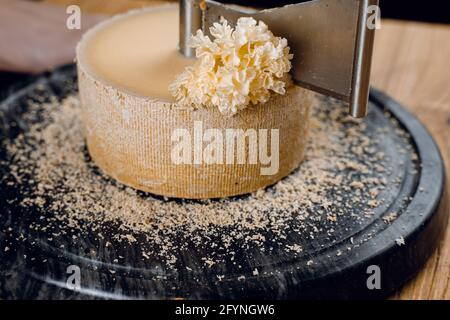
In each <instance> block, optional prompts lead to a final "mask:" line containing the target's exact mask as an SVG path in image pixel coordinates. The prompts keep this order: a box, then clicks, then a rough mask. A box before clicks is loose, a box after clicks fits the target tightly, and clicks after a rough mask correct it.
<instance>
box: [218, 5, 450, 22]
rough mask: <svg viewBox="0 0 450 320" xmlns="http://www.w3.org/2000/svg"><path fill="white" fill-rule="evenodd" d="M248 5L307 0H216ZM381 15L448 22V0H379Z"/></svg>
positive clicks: (449, 19) (449, 7)
mask: <svg viewBox="0 0 450 320" xmlns="http://www.w3.org/2000/svg"><path fill="white" fill-rule="evenodd" d="M216 1H219V2H228V3H236V4H241V5H248V6H261V7H276V6H280V5H285V4H290V3H298V2H306V1H307V0H303V1H302V0H299V1H296V0H216ZM380 7H381V16H382V17H384V18H393V19H401V20H415V21H424V22H436V23H450V0H422V1H416V0H380Z"/></svg>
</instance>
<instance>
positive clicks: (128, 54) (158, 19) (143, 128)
mask: <svg viewBox="0 0 450 320" xmlns="http://www.w3.org/2000/svg"><path fill="white" fill-rule="evenodd" d="M177 42H178V6H176V5H175V6H174V5H170V6H165V7H161V8H157V9H154V8H153V9H145V10H141V11H135V12H131V13H129V14H125V15H122V16H118V17H115V18H112V19H110V20H108V21H105V22H103V23H101V24H100V25H98V26H96V27H95V28H93V29H92V30H90V31H89V32H88V33H87V34H86V35H85V36H84V37H83V39H82V41H81V43H80V44H79V45H78V48H77V62H78V63H77V64H78V81H79V91H80V98H81V105H82V111H83V113H82V114H83V122H84V128H85V135H86V141H87V145H88V149H89V153H90V155H91V157H92V160H93V161H94V162H95V164H96V165H97V166H98V167H99V168H100V169H101V170H102V171H103V172H105V173H106V174H108V175H110V176H111V177H113V178H115V179H117V180H118V181H120V182H122V183H124V184H126V185H128V186H131V187H134V188H137V189H140V190H144V191H148V192H151V193H155V194H159V195H164V196H168V197H181V198H219V197H227V196H232V195H238V194H244V193H249V192H253V191H256V190H257V189H259V188H263V187H266V186H268V185H271V184H273V183H275V182H277V181H278V180H280V179H281V178H283V177H285V176H286V175H288V174H289V173H290V172H291V171H292V170H294V169H295V168H297V167H298V165H299V164H300V162H301V161H302V159H303V155H304V149H305V145H306V141H307V140H306V139H307V133H308V124H309V121H308V120H309V109H310V104H311V99H310V92H309V91H307V90H304V89H302V88H299V87H296V86H291V87H290V88H288V90H287V91H286V94H285V95H273V97H272V98H270V100H269V101H267V102H266V103H264V104H256V105H252V106H249V107H248V108H246V109H244V110H242V111H241V112H239V113H238V114H236V115H235V116H233V117H224V116H223V115H222V114H221V113H220V112H219V111H218V110H217V109H216V108H198V109H196V110H194V109H191V108H186V107H183V106H180V105H178V104H177V103H176V102H174V101H173V99H172V97H171V95H170V93H169V91H168V87H169V84H170V83H171V82H172V81H173V79H174V77H175V75H176V74H178V73H180V72H181V71H182V70H183V69H184V67H185V66H186V65H189V64H190V63H192V62H193V61H192V60H189V59H185V58H184V57H182V56H180V54H179V53H178V52H177ZM199 124H201V128H202V130H203V131H202V133H204V132H206V131H207V130H209V129H215V130H218V131H220V135H222V134H223V136H225V135H226V132H227V130H230V129H232V130H236V129H238V130H239V129H240V130H243V132H247V130H255V132H257V133H265V132H266V133H269V135H268V137H269V136H270V133H278V134H279V150H277V154H276V155H277V157H278V158H279V166H278V167H277V170H276V171H275V172H273V173H272V174H262V173H263V172H264V171H265V170H266V171H267V169H268V165H267V164H263V163H262V162H257V163H251V162H250V161H246V162H245V161H244V162H243V163H238V162H237V161H236V162H232V163H226V162H223V163H221V162H217V163H214V164H211V163H210V162H208V161H206V160H207V159H210V158H208V157H207V156H206V154H207V153H208V152H207V151H205V150H206V149H207V146H208V143H207V142H205V140H203V142H201V145H198V144H195V143H194V145H195V146H193V150H192V153H193V154H194V155H198V154H199V152H200V158H202V155H205V157H204V158H202V159H200V160H201V161H200V162H197V160H198V159H194V160H195V161H193V162H192V163H181V164H180V163H177V162H176V161H174V159H173V152H174V148H175V146H174V141H173V137H174V133H176V132H177V130H180V129H181V130H184V132H185V133H186V134H184V135H183V136H182V137H185V136H189V137H195V135H196V132H197V131H198V130H197V129H196V128H198V125H199ZM196 125H197V126H196ZM215 132H216V133H217V131H215ZM205 134H206V133H205ZM203 137H205V136H203ZM261 137H263V135H260V136H258V141H259V139H260V138H261ZM268 139H269V141H271V139H272V138H271V137H269V138H268ZM193 140H195V138H193ZM245 148H246V149H245V150H244V151H245V154H250V152H249V150H250V147H249V145H248V144H246V145H245ZM208 150H209V149H208ZM223 158H224V159H225V156H224V157H223ZM205 159H206V160H205Z"/></svg>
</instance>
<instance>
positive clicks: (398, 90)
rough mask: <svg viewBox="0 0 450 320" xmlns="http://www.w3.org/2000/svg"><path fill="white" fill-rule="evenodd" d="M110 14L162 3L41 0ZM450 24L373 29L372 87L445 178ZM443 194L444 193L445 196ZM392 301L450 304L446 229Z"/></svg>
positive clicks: (390, 24) (392, 24)
mask: <svg viewBox="0 0 450 320" xmlns="http://www.w3.org/2000/svg"><path fill="white" fill-rule="evenodd" d="M44 1H45V2H49V3H57V4H60V5H69V4H78V5H80V7H81V8H82V12H83V10H85V12H91V13H104V14H110V15H111V14H115V13H119V12H124V11H127V10H128V9H131V8H138V7H142V6H147V5H155V4H160V3H163V2H164V1H143V0H114V1H110V0H44ZM449 58H450V26H443V25H434V24H424V23H417V22H401V21H392V20H384V21H383V22H382V28H381V30H379V31H377V35H376V43H375V52H374V59H373V71H372V85H373V86H375V87H377V88H379V89H382V90H383V91H385V92H386V93H388V94H389V95H391V96H392V97H394V98H395V99H396V100H398V101H399V102H401V103H402V104H403V105H405V106H407V107H408V109H409V110H410V111H411V112H412V113H413V114H415V115H416V116H417V117H418V118H419V119H420V120H421V121H422V122H423V123H424V124H425V125H426V127H427V128H428V129H429V130H430V132H431V133H432V135H433V137H434V138H435V139H436V141H437V143H438V144H439V147H440V149H441V152H442V155H443V157H444V160H445V163H446V168H447V178H448V181H450V180H449V178H450V174H449V173H450V74H449V71H450V68H449V65H448V63H449ZM447 196H449V195H447ZM392 298H393V299H446V300H450V228H447V232H446V236H445V239H444V240H443V242H442V244H441V245H440V247H439V248H438V250H437V251H436V252H435V253H434V254H433V256H432V257H431V258H430V259H429V261H428V262H427V264H426V265H425V267H424V268H423V270H422V271H421V272H420V273H419V275H418V276H417V277H416V278H415V279H413V280H412V281H410V282H409V283H408V284H407V285H406V286H405V287H404V288H403V289H402V290H401V291H399V292H398V293H396V294H395V295H394V296H393V297H392Z"/></svg>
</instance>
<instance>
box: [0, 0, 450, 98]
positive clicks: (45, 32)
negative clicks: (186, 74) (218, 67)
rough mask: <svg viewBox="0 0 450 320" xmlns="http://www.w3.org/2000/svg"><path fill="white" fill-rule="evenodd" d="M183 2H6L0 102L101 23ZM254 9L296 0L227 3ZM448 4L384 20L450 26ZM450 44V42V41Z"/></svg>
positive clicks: (425, 4)
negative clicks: (76, 23)
mask: <svg viewBox="0 0 450 320" xmlns="http://www.w3.org/2000/svg"><path fill="white" fill-rule="evenodd" d="M176 1H177V0H166V1H165V0H0V99H2V98H4V97H6V96H7V95H8V93H9V92H11V91H12V90H15V89H17V88H18V87H20V86H22V85H24V84H25V83H26V81H27V80H29V79H30V77H28V76H27V75H29V74H38V73H41V72H44V71H46V70H51V69H53V68H55V67H58V66H60V65H64V64H67V63H70V62H72V61H73V58H74V49H75V45H76V43H77V42H78V40H79V39H80V37H81V35H82V33H84V32H85V31H86V30H87V29H89V28H90V27H91V26H92V25H94V24H95V23H97V22H98V21H100V20H102V19H104V18H106V17H108V16H111V15H114V14H118V13H122V12H125V11H128V10H130V9H136V8H141V7H145V6H154V5H160V4H161V3H167V2H176ZM221 2H227V3H235V4H240V5H248V6H253V7H255V6H256V7H261V8H267V7H274V6H281V5H285V4H289V3H295V2H304V1H301V0H300V1H293V0H258V1H257V0H221ZM446 2H447V1H443V0H427V1H413V0H395V1H394V0H380V7H381V15H382V18H383V19H397V20H403V21H405V20H406V21H415V22H420V23H433V24H448V23H450V11H447V10H446ZM73 4H75V5H78V6H79V7H80V8H81V12H82V29H81V30H68V29H67V28H65V20H66V19H67V16H68V14H67V13H66V8H67V7H68V6H69V5H73ZM449 40H450V39H449Z"/></svg>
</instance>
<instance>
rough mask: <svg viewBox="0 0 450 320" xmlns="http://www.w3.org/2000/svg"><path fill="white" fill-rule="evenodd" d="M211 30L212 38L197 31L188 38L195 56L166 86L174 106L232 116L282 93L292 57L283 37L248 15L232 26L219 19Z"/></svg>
mask: <svg viewBox="0 0 450 320" xmlns="http://www.w3.org/2000/svg"><path fill="white" fill-rule="evenodd" d="M210 33H211V35H212V37H213V39H214V40H211V39H210V38H209V37H208V36H205V35H204V34H203V32H202V31H201V30H198V31H197V34H196V35H195V36H192V37H191V39H190V40H189V42H188V45H189V46H190V47H192V48H195V49H196V56H197V58H198V60H197V61H196V63H195V64H194V65H193V66H189V67H187V68H186V69H185V70H184V71H183V72H182V73H181V74H179V75H178V76H177V77H176V79H175V81H174V82H173V83H172V84H171V85H170V87H169V90H170V92H171V94H172V95H173V96H174V97H175V99H176V101H177V102H178V103H179V104H181V105H189V106H194V107H198V106H214V107H217V108H218V109H219V111H220V112H221V113H222V114H224V115H234V114H235V113H237V112H238V111H239V110H242V109H244V108H246V107H247V106H248V105H249V104H250V103H252V104H257V103H264V102H267V101H268V100H269V98H270V95H271V92H275V93H278V94H285V87H286V85H287V84H288V83H289V82H290V76H289V74H288V72H289V70H290V69H291V61H290V60H291V59H292V57H293V55H292V54H290V53H289V50H290V48H289V47H288V45H287V40H286V39H284V38H280V37H275V36H274V35H273V33H272V32H270V31H269V29H268V27H267V25H266V24H265V23H264V22H262V21H259V22H258V23H257V22H256V20H255V19H253V18H240V19H239V20H238V21H237V24H236V28H235V29H233V28H232V27H231V26H230V25H228V22H227V21H226V20H224V19H223V20H222V21H221V23H214V25H213V27H211V28H210Z"/></svg>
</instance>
